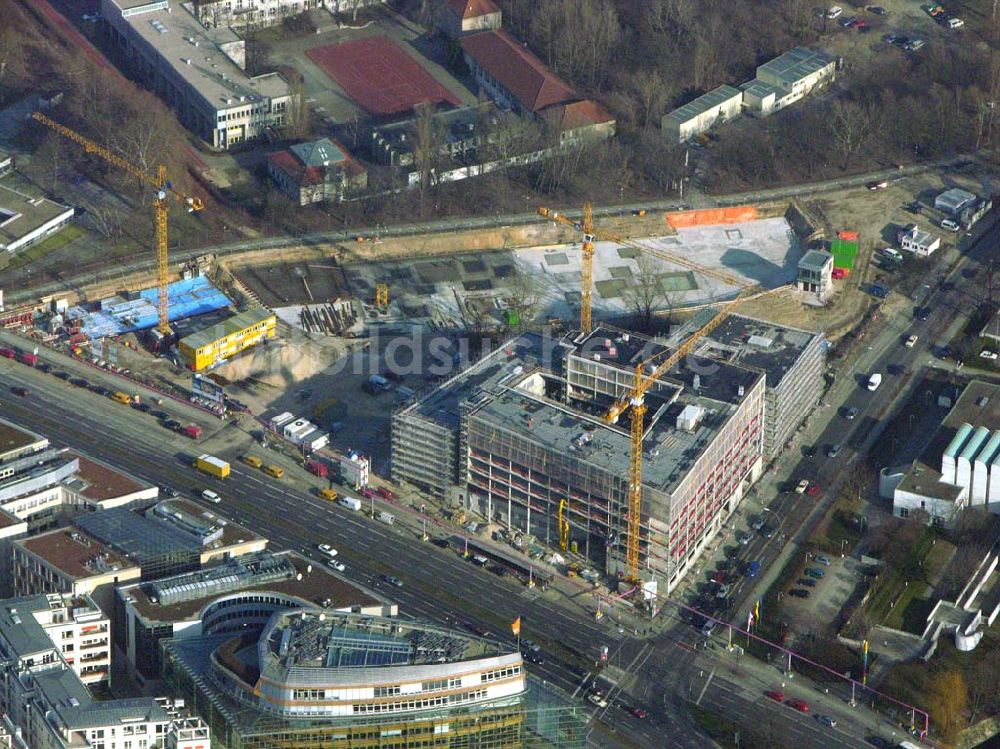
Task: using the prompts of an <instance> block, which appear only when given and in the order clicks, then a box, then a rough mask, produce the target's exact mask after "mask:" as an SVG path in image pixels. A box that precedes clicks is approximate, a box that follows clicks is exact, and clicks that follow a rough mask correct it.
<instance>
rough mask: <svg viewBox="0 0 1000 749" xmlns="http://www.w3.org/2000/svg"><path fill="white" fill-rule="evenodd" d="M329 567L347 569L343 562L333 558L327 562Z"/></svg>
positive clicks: (340, 570)
mask: <svg viewBox="0 0 1000 749" xmlns="http://www.w3.org/2000/svg"><path fill="white" fill-rule="evenodd" d="M326 566H327V567H330V568H331V569H335V570H337V572H343V571H344V570H346V569H347V567H346V566H344V563H343V562H338V561H337V560H336V559H331V560H329V561H328V562H327V563H326Z"/></svg>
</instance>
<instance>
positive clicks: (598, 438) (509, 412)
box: [392, 326, 765, 593]
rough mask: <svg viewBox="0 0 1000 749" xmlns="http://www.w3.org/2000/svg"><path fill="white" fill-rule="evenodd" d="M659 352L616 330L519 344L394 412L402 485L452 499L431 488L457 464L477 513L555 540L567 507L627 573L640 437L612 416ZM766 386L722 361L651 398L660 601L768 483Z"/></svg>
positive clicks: (649, 533)
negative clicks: (753, 492)
mask: <svg viewBox="0 0 1000 749" xmlns="http://www.w3.org/2000/svg"><path fill="white" fill-rule="evenodd" d="M658 350H659V351H662V350H663V349H662V346H660V347H658V346H657V345H656V344H654V343H652V342H651V341H649V340H648V339H645V338H643V337H641V336H636V335H634V334H629V333H626V332H624V331H618V330H614V329H612V328H609V327H606V326H605V327H602V328H599V329H598V330H596V331H595V332H594V333H592V334H591V335H590V336H587V337H586V338H584V339H580V340H573V339H569V338H567V339H563V340H561V341H553V340H552V339H547V338H543V337H541V336H533V335H525V336H521V337H519V338H517V339H515V340H514V341H512V342H511V343H509V344H507V345H506V346H504V347H503V348H501V349H500V350H498V351H496V352H494V353H493V354H491V355H490V356H489V357H486V358H485V359H484V360H483V361H481V362H479V363H478V364H477V365H476V366H475V367H472V368H471V369H469V370H467V371H466V372H465V373H463V374H462V375H459V376H457V377H456V378H453V380H451V381H450V382H448V383H445V385H444V386H442V387H441V388H440V389H439V390H437V391H435V392H434V393H432V394H431V395H430V396H429V397H427V398H425V399H423V400H422V401H418V402H417V403H415V404H413V405H412V406H410V407H408V408H407V409H405V410H404V411H402V412H400V413H399V414H397V415H396V417H395V418H394V421H393V441H392V449H393V452H392V458H393V463H392V471H393V479H394V480H396V481H400V480H406V481H411V482H413V483H416V484H418V485H422V486H425V487H426V488H430V489H432V490H434V489H436V490H437V491H438V492H440V493H442V494H447V493H448V491H450V490H451V489H450V488H449V487H448V486H441V485H438V486H436V487H432V486H428V484H429V482H430V481H433V480H437V481H441V480H442V479H445V478H446V476H445V474H446V473H447V472H448V469H451V470H452V471H453V473H452V476H451V477H448V478H450V482H449V483H450V484H453V485H457V487H458V489H457V492H458V496H460V497H461V499H462V500H463V503H464V504H465V505H466V506H467V507H469V508H470V509H473V510H476V511H478V512H480V513H482V514H483V515H485V516H487V517H489V518H491V519H496V520H499V521H500V522H502V523H504V524H505V525H507V526H508V527H510V528H514V529H518V530H520V531H523V532H525V533H530V534H533V535H535V536H536V537H538V538H539V539H542V540H544V541H546V542H553V541H554V540H555V539H556V538H557V537H558V536H557V524H556V521H557V514H558V507H559V505H560V502H561V501H563V500H566V501H568V503H569V508H568V511H567V512H568V517H569V522H570V524H571V529H570V537H571V539H572V540H573V541H574V542H576V544H577V547H578V548H579V550H580V552H581V553H582V554H584V555H585V556H587V557H588V558H589V559H591V560H592V561H593V562H594V563H595V564H599V565H604V566H605V567H606V569H607V570H608V572H609V573H611V574H614V573H616V572H620V571H623V564H624V533H625V514H626V513H625V502H626V496H627V481H628V476H627V466H628V460H629V453H630V447H629V445H630V440H629V436H628V430H627V427H626V426H625V425H622V426H617V425H614V426H612V425H607V424H605V423H604V421H603V419H602V418H601V416H602V414H603V413H604V412H605V411H606V410H607V408H608V406H609V405H610V404H611V403H612V402H613V401H615V400H617V399H618V398H620V397H623V396H624V395H626V393H627V389H628V387H629V386H630V383H631V382H632V377H633V373H634V367H635V366H636V364H637V363H638V362H639V361H642V360H645V359H646V358H647V356H648V355H654V354H655V353H656V352H657V351H658ZM688 361H692V360H691V359H689V360H688ZM764 391H765V377H764V375H763V374H761V373H760V372H757V371H753V370H750V369H746V368H743V367H740V366H734V365H731V364H728V363H725V362H715V361H712V362H710V363H709V362H706V367H705V369H704V370H703V371H695V370H693V369H692V368H691V367H690V366H689V365H688V363H684V364H682V365H680V367H679V369H675V370H673V371H671V372H669V373H667V374H666V375H664V376H663V377H662V379H661V380H659V381H658V382H657V384H656V385H655V386H654V387H653V389H652V390H651V391H650V392H649V393H648V394H647V398H646V400H647V403H648V405H649V410H648V413H649V415H650V418H649V423H648V425H647V429H646V440H645V453H644V467H643V481H644V491H643V494H644V503H643V512H642V539H641V551H640V555H641V565H640V566H641V569H642V574H643V576H644V577H646V578H650V579H653V580H656V581H657V582H658V583H659V585H660V587H659V590H660V591H661V592H664V593H668V592H669V591H670V590H672V589H673V588H674V587H675V586H676V585H677V583H678V582H679V581H680V579H681V577H682V576H683V575H684V573H685V572H686V571H687V570H688V569H689V568H690V566H691V564H692V563H693V562H694V560H695V559H696V558H697V556H698V554H699V553H700V551H701V550H702V549H703V548H704V547H705V545H706V544H707V543H709V542H710V541H711V539H712V538H714V536H715V534H716V533H717V532H718V530H719V528H720V527H721V525H722V523H723V522H724V521H725V519H726V518H727V517H728V516H729V515H730V513H732V512H733V511H734V510H735V509H736V507H737V506H738V505H739V503H740V501H741V499H742V497H743V496H744V494H745V492H746V490H747V489H748V488H749V486H750V485H751V484H752V483H753V482H754V481H756V479H757V478H758V477H759V475H760V472H761V471H762V468H763V462H764V403H765V397H764ZM429 425H433V427H432V428H429ZM449 450H450V452H449ZM429 455H435V456H436V460H435V461H434V462H435V463H437V464H438V465H437V467H436V469H435V470H433V471H432V470H428V469H429V468H430V467H429V466H426V464H425V461H426V456H429ZM442 456H443V457H444V459H443V460H442ZM452 491H454V490H452Z"/></svg>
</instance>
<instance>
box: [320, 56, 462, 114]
mask: <svg viewBox="0 0 1000 749" xmlns="http://www.w3.org/2000/svg"><path fill="white" fill-rule="evenodd" d="M306 55H307V56H308V57H309V59H310V60H312V61H313V62H314V63H316V64H317V65H318V66H319V67H320V68H322V69H323V72H324V73H326V74H327V75H328V76H330V77H331V78H332V79H333V80H335V81H336V82H337V83H339V84H340V85H341V87H343V89H344V90H345V91H347V94H348V95H349V96H350V97H351V98H352V99H354V101H356V102H357V103H358V104H359V105H360V106H361V107H362V108H363V109H365V111H367V112H368V113H369V114H373V115H377V116H380V117H384V116H386V115H394V114H404V113H406V112H408V111H410V110H411V109H413V107H414V105H415V104H419V103H420V102H424V101H430V102H434V103H435V104H438V103H441V102H447V103H448V104H458V103H459V101H458V99H456V98H455V97H454V96H452V95H451V92H449V91H448V89H446V88H445V87H444V86H442V85H441V84H440V83H438V82H437V81H435V80H434V79H433V78H432V77H431V75H430V74H429V73H428V72H427V71H426V70H424V69H423V68H422V67H420V65H419V64H418V63H417V61H416V60H414V59H413V58H412V57H410V56H409V55H408V54H406V53H405V52H404V51H403V50H402V49H400V47H399V45H398V44H396V43H395V42H394V41H392V40H391V39H389V38H388V37H385V36H375V37H371V38H370V39H357V40H355V41H352V42H343V43H341V44H328V45H326V46H323V47H313V48H312V49H310V50H308V51H307V52H306Z"/></svg>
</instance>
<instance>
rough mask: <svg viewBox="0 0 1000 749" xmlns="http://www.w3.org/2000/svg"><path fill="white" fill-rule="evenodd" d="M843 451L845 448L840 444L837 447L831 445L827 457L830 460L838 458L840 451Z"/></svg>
mask: <svg viewBox="0 0 1000 749" xmlns="http://www.w3.org/2000/svg"><path fill="white" fill-rule="evenodd" d="M842 449H843V447H842V446H841V445H840V444H839V443H838V444H836V445H830V449H829V450H827V452H826V457H828V458H836V457H837V456H838V455H840V451H841V450H842Z"/></svg>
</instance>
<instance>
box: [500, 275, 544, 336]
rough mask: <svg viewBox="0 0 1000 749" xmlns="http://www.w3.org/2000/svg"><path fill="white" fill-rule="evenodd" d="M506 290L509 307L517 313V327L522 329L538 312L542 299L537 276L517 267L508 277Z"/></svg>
mask: <svg viewBox="0 0 1000 749" xmlns="http://www.w3.org/2000/svg"><path fill="white" fill-rule="evenodd" d="M507 291H508V292H509V294H510V296H509V297H508V304H509V306H510V309H511V311H513V312H514V313H515V314H516V315H517V319H518V324H517V327H518V329H519V330H523V329H524V328H525V327H527V326H529V325H530V324H531V321H532V320H533V319H534V318H535V316H536V315H537V314H538V308H539V306H540V304H541V301H542V293H541V288H540V286H539V283H538V278H537V277H536V276H535V275H534V274H532V273H530V272H527V271H522V270H520V269H519V270H518V272H516V273H514V275H512V276H511V277H510V282H509V283H508V285H507Z"/></svg>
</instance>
